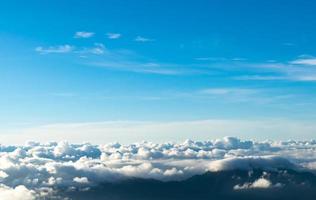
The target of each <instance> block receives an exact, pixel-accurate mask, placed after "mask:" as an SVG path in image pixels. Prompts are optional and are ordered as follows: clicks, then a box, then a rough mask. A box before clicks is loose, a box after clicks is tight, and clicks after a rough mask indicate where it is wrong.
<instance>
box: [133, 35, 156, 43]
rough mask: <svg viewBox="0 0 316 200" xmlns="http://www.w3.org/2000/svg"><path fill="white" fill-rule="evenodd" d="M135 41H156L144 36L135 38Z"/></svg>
mask: <svg viewBox="0 0 316 200" xmlns="http://www.w3.org/2000/svg"><path fill="white" fill-rule="evenodd" d="M135 41H136V42H152V41H154V39H151V38H147V37H143V36H137V37H136V38H135Z"/></svg>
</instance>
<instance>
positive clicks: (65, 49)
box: [35, 44, 75, 54]
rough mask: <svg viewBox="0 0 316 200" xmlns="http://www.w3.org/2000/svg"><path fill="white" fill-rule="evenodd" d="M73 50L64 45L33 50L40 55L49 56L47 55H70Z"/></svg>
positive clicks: (71, 47) (72, 47)
mask: <svg viewBox="0 0 316 200" xmlns="http://www.w3.org/2000/svg"><path fill="white" fill-rule="evenodd" d="M74 49H75V47H74V46H71V45H68V44H65V45H59V46H49V47H42V46H38V47H36V48H35V51H37V52H39V53H41V54H49V53H70V52H72V51H73V50H74Z"/></svg>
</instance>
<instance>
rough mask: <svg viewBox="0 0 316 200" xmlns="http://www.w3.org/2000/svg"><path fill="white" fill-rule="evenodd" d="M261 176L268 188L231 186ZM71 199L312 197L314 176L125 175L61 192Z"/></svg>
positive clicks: (292, 173)
mask: <svg viewBox="0 0 316 200" xmlns="http://www.w3.org/2000/svg"><path fill="white" fill-rule="evenodd" d="M262 177H264V178H265V179H267V180H269V181H270V182H271V186H270V187H269V188H249V189H239V190H236V189H234V186H236V185H243V184H244V183H253V182H254V181H256V180H258V179H259V178H262ZM61 193H62V195H63V196H67V197H70V198H71V199H75V200H87V199H89V200H90V199H93V200H101V199H102V200H212V199H214V200H217V199H218V200H230V199H234V200H250V199H256V200H264V199H271V200H292V199H293V200H294V199H300V200H315V199H316V176H315V175H314V174H313V173H310V172H297V171H294V170H288V169H287V170H285V169H280V170H278V171H264V170H260V169H257V170H253V171H244V170H232V171H222V172H207V173H205V174H203V175H197V176H193V177H191V178H189V179H187V180H184V181H170V182H162V181H157V180H152V179H136V178H135V179H129V180H125V181H121V182H116V183H103V184H100V185H99V186H97V187H93V188H90V189H89V190H87V191H80V190H78V191H72V192H66V191H64V192H61Z"/></svg>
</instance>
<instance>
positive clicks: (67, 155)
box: [0, 137, 316, 199]
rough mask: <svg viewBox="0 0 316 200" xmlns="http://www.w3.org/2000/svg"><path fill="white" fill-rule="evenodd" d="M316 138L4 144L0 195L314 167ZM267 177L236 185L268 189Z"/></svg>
mask: <svg viewBox="0 0 316 200" xmlns="http://www.w3.org/2000/svg"><path fill="white" fill-rule="evenodd" d="M315 148H316V141H305V142H298V141H287V142H273V141H267V142H254V141H241V140H239V139H237V138H232V137H225V138H223V139H218V140H212V141H202V142H196V141H192V140H187V141H185V142H183V143H162V144H155V143H151V142H142V143H135V144H130V145H122V144H119V143H110V144H104V145H92V144H88V143H86V144H69V143H68V142H59V143H56V142H50V143H46V144H40V143H37V142H27V143H26V144H25V145H23V146H4V145H2V146H0V184H1V185H0V191H1V192H0V199H6V198H8V197H10V199H21V198H22V196H21V194H23V199H39V198H42V197H45V196H47V195H51V196H53V195H56V194H55V191H57V190H58V189H59V188H68V190H73V189H81V190H88V189H89V188H91V187H94V186H97V185H99V184H102V183H109V182H119V181H122V180H126V179H129V178H143V179H155V180H159V181H163V182H168V181H172V180H186V179H187V178H190V177H192V176H194V175H200V174H204V173H205V172H207V171H211V172H212V171H213V172H218V171H228V170H235V169H240V170H248V171H251V170H253V169H262V170H268V171H273V170H277V169H290V170H298V171H306V170H307V171H310V172H314V170H315V163H316V151H315ZM275 184H276V183H272V182H271V181H270V180H269V177H268V176H265V175H263V176H262V177H261V178H259V179H257V180H255V181H253V182H251V183H250V182H248V183H240V184H237V185H236V186H235V187H234V189H247V188H252V189H253V188H261V189H262V188H270V187H274V186H275Z"/></svg>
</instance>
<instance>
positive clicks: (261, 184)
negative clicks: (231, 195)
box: [234, 178, 273, 190]
mask: <svg viewBox="0 0 316 200" xmlns="http://www.w3.org/2000/svg"><path fill="white" fill-rule="evenodd" d="M271 187H273V185H272V183H271V181H269V180H268V179H266V178H259V179H257V180H255V181H254V182H253V183H245V184H243V185H235V186H234V189H235V190H242V189H267V188H271Z"/></svg>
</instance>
